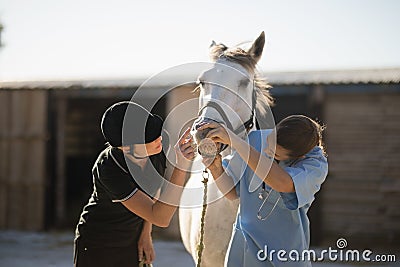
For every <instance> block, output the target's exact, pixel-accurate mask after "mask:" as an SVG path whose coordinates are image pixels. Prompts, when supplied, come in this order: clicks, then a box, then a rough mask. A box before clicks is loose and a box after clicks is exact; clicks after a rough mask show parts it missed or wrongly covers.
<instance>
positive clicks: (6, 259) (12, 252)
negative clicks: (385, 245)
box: [0, 231, 400, 267]
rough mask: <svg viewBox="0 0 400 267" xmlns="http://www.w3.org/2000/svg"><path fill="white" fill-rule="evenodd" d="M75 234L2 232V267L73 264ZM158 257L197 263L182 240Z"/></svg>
mask: <svg viewBox="0 0 400 267" xmlns="http://www.w3.org/2000/svg"><path fill="white" fill-rule="evenodd" d="M72 240H73V234H72V233H70V232H50V233H35V232H15V231H3V232H0V266H4V267H5V266H7V267H27V266H30V267H39V266H40V267H45V266H58V267H66V266H69V267H70V266H72V253H73V251H72V250H73V245H72ZM154 246H155V249H156V253H157V259H156V261H155V262H154V267H157V266H160V267H161V266H170V267H172V266H173V267H193V266H194V262H193V260H192V258H191V256H190V255H189V254H188V253H187V252H186V250H185V248H184V247H183V245H182V243H181V242H177V241H171V242H169V241H155V243H154ZM313 266H314V267H344V266H363V267H365V266H368V267H372V266H374V267H376V266H390V267H392V266H400V261H399V259H397V262H396V263H391V264H386V265H382V264H365V263H364V264H361V263H360V264H358V265H355V264H338V263H314V264H313Z"/></svg>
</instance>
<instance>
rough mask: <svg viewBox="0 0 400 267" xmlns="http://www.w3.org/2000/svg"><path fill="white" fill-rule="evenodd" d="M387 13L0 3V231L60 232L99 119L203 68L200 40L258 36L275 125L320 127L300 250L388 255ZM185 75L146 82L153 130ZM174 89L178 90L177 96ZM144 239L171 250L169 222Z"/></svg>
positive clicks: (394, 218)
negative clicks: (344, 247) (307, 236)
mask: <svg viewBox="0 0 400 267" xmlns="http://www.w3.org/2000/svg"><path fill="white" fill-rule="evenodd" d="M399 12H400V2H399V1H396V0H392V1H391V0H381V1H378V0H376V1H374V0H367V1H362V0H347V1H345V0H330V1H306V0H301V1H295V0H293V1H289V0H283V1H253V2H252V1H247V2H239V1H211V0H210V1H208V0H207V1H198V2H189V1H178V0H174V1H163V2H162V1H160V2H156V1H123V0H115V1H112V2H110V1H99V0H97V1H94V0H88V1H77V0H68V1H67V0H58V1H50V0H48V1H46V0H36V1H28V0H25V1H24V0H2V2H1V3H0V23H1V27H0V40H1V45H2V46H1V47H0V155H1V156H0V230H10V229H12V230H32V231H42V230H46V231H47V230H54V229H67V230H69V231H73V229H74V227H75V224H76V222H77V220H78V216H79V214H80V211H81V209H82V207H83V205H84V203H85V202H86V201H87V199H88V197H89V195H90V192H91V167H92V164H93V163H94V160H95V159H96V157H97V154H98V153H99V151H101V149H102V148H103V143H104V142H103V139H102V135H101V132H100V129H99V124H100V118H101V115H102V113H103V111H104V110H105V109H106V107H108V106H109V105H110V104H112V103H114V102H117V101H120V100H128V99H130V98H131V96H132V95H133V93H134V92H135V91H136V90H137V89H138V88H139V86H140V85H141V84H142V83H143V82H144V81H145V80H146V79H147V78H149V77H150V76H152V75H154V74H157V73H158V72H160V71H163V70H165V69H167V68H170V67H173V66H176V65H180V64H184V63H191V62H197V61H208V47H209V45H210V43H211V41H212V40H215V41H216V42H217V43H218V42H222V43H224V44H226V45H228V46H232V45H237V44H239V43H242V42H249V41H253V40H254V39H255V38H256V37H257V36H258V35H259V34H260V32H261V31H265V33H266V38H267V42H266V46H265V48H264V54H263V56H262V59H261V61H260V62H259V70H260V72H262V73H263V74H265V76H266V77H267V78H268V80H269V82H270V83H271V84H272V86H273V89H272V91H271V92H272V94H273V96H274V97H275V99H276V106H275V107H274V108H273V109H272V110H273V112H274V116H275V120H276V121H279V120H280V119H282V118H283V117H285V116H287V115H289V114H295V113H296V114H305V115H308V116H311V117H313V118H315V119H318V120H319V121H320V122H322V123H324V124H326V125H327V130H326V131H325V144H326V148H327V153H328V155H329V158H328V159H329V163H330V170H329V176H328V179H327V181H326V182H325V183H324V184H323V186H322V190H321V191H320V192H319V193H318V195H317V198H316V201H315V202H314V204H313V206H312V209H311V210H310V214H309V215H310V217H311V233H312V245H314V246H324V245H326V244H334V242H335V241H336V240H337V239H338V238H340V237H344V238H346V239H347V241H348V242H349V244H350V245H352V246H355V247H361V248H365V247H379V248H382V247H383V248H386V247H389V248H391V249H399V248H400V223H399V219H400V165H399V163H398V162H399V160H400V152H399V151H400V105H399V104H398V103H400V51H399V50H400V49H399V47H400V31H399V25H400V16H399V15H398V14H399ZM196 75H197V73H192V72H191V70H190V69H188V70H186V71H185V73H174V74H173V75H171V76H168V77H165V78H164V79H159V80H158V81H157V83H154V84H153V85H152V86H151V87H149V88H148V90H146V93H145V94H143V96H142V101H143V103H144V104H146V103H152V102H157V105H156V106H155V107H154V110H153V111H154V112H156V113H158V114H160V115H162V116H164V117H166V115H167V114H168V112H169V111H170V110H171V109H172V108H174V107H175V106H176V105H179V103H181V102H182V101H184V100H187V99H191V98H195V97H197V96H196V95H195V94H193V93H192V92H191V91H192V89H193V88H194V83H193V81H194V80H195V78H196ZM182 76H185V77H188V79H189V80H190V81H191V82H189V83H186V84H184V85H180V86H177V85H176V83H177V81H178V80H179V79H180V78H181V77H182ZM171 88H173V90H170V91H169V92H168V93H166V94H165V95H164V96H163V97H162V98H160V99H158V95H160V92H164V91H166V89H171ZM196 113H197V107H193V114H196ZM177 121H179V118H177ZM156 235H157V236H158V237H159V238H164V239H173V240H179V239H180V236H179V231H178V225H177V219H176V218H175V221H174V223H173V224H172V225H171V227H170V228H169V229H167V230H162V231H156Z"/></svg>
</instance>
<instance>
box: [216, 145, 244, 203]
mask: <svg viewBox="0 0 400 267" xmlns="http://www.w3.org/2000/svg"><path fill="white" fill-rule="evenodd" d="M246 166H247V165H246V164H245V162H244V161H243V160H242V158H241V157H240V156H239V155H238V153H237V152H234V153H233V155H232V156H231V157H227V158H226V159H224V160H223V161H222V167H224V169H225V172H226V174H227V175H228V176H229V177H231V178H232V180H233V183H234V185H235V189H236V194H237V196H238V197H239V196H240V178H241V177H243V175H244V172H245V170H246Z"/></svg>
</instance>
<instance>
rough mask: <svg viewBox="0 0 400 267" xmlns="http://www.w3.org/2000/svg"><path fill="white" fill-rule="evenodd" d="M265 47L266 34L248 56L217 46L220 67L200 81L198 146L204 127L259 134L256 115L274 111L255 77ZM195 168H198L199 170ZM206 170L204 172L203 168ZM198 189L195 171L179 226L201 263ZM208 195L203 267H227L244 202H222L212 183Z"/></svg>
mask: <svg viewBox="0 0 400 267" xmlns="http://www.w3.org/2000/svg"><path fill="white" fill-rule="evenodd" d="M264 43H265V35H264V32H262V33H261V35H260V36H259V37H258V38H257V39H256V40H255V41H254V43H253V44H252V46H251V47H250V48H249V49H248V50H244V49H241V48H238V47H234V48H228V47H226V46H225V45H223V44H216V43H215V42H213V43H212V45H211V47H210V55H211V59H212V61H213V62H215V63H214V64H213V67H212V68H210V69H209V70H207V71H205V72H203V73H202V74H201V75H200V76H199V78H198V83H199V86H198V89H199V90H200V97H199V117H198V119H197V120H196V121H195V122H194V124H193V126H192V132H193V134H194V136H195V139H196V143H197V144H200V145H201V141H202V139H203V138H204V136H205V134H206V132H202V133H200V132H199V131H196V129H197V126H198V125H199V124H201V123H202V122H205V121H207V120H213V121H216V122H218V123H223V124H225V125H226V126H227V127H228V128H231V130H233V131H235V132H236V133H237V134H238V135H240V136H241V137H243V138H245V137H246V134H247V133H248V131H251V130H252V129H254V128H255V126H254V124H255V116H254V112H256V113H257V116H265V114H266V112H267V111H268V110H269V106H270V105H271V104H272V102H273V100H272V98H271V96H270V94H269V88H270V86H269V85H268V84H267V83H266V81H265V80H263V79H261V78H260V77H259V76H258V73H257V71H256V64H257V62H258V61H259V59H260V57H261V54H262V52H263V48H264ZM263 128H264V127H263ZM216 147H217V148H218V150H219V152H221V150H223V147H222V146H221V144H216ZM231 153H232V152H231V150H230V149H226V150H223V151H222V152H221V155H222V156H223V158H225V157H227V156H229V154H231ZM193 168H198V166H197V167H196V166H195V167H193ZM202 168H203V169H204V166H202ZM197 170H198V169H197ZM193 188H198V189H202V188H203V184H202V177H201V173H199V172H197V173H196V171H195V170H193V172H192V174H191V177H190V179H189V180H188V182H187V184H186V186H185V190H184V192H183V194H182V198H181V204H182V206H181V208H180V209H179V222H180V231H181V236H182V240H183V243H184V245H185V247H186V249H187V250H188V252H189V253H190V254H191V255H192V257H193V259H194V261H195V262H197V260H198V256H197V245H198V243H199V238H200V219H201V209H202V207H201V203H202V198H203V195H202V191H201V190H199V191H197V193H196V194H194V193H193V192H194V191H193V190H192V189H193ZM199 192H200V193H201V194H199ZM207 193H208V203H209V205H208V208H207V213H206V217H205V235H204V251H203V256H202V260H201V263H202V264H201V266H203V267H207V266H223V264H224V258H225V254H226V251H227V248H228V244H229V240H230V237H231V232H232V225H233V223H234V220H235V217H236V213H237V208H238V203H239V202H238V201H230V200H227V199H226V198H224V197H222V194H221V192H219V190H218V188H217V187H216V185H215V183H214V180H213V179H212V178H211V177H210V179H209V182H208V192H207ZM188 203H192V204H193V205H190V204H188ZM194 205H196V207H195V208H193V206H194ZM185 206H186V207H187V208H185ZM188 206H192V207H190V208H189V207H188Z"/></svg>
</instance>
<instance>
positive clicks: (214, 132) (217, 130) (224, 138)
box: [197, 122, 231, 145]
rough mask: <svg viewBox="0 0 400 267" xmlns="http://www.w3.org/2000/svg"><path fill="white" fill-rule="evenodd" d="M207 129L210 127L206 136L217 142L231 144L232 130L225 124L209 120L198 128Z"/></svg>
mask: <svg viewBox="0 0 400 267" xmlns="http://www.w3.org/2000/svg"><path fill="white" fill-rule="evenodd" d="M205 129H210V131H209V132H208V133H207V135H206V138H210V139H211V140H212V141H214V142H215V143H222V144H227V145H231V139H230V134H231V132H230V131H229V130H228V129H226V128H225V126H224V125H222V124H219V123H216V122H207V123H205V124H204V125H201V126H200V127H199V128H198V129H197V130H198V131H200V130H205ZM228 131H229V132H228Z"/></svg>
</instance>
